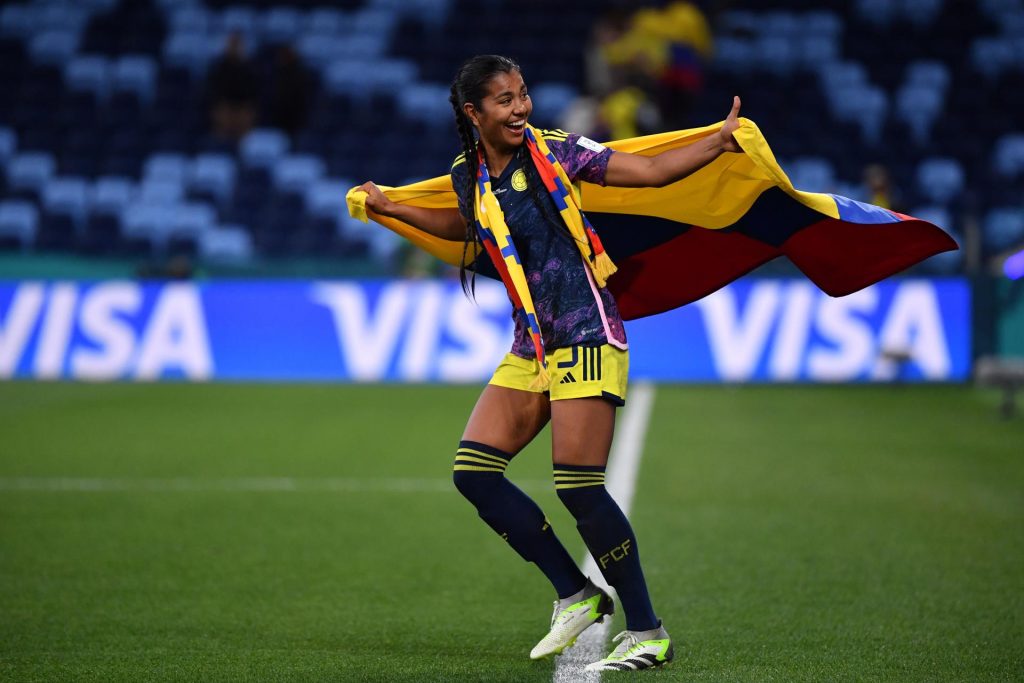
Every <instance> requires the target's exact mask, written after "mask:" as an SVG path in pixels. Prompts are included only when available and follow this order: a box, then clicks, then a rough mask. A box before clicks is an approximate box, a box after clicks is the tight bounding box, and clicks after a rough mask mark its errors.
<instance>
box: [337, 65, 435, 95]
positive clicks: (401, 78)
mask: <svg viewBox="0 0 1024 683" xmlns="http://www.w3.org/2000/svg"><path fill="white" fill-rule="evenodd" d="M417 75H418V74H417V69H416V66H415V65H414V64H413V63H412V62H409V61H405V60H400V59H385V60H381V61H371V62H367V61H350V60H340V61H334V62H332V63H331V64H330V65H329V66H328V67H327V72H326V74H325V86H326V88H327V91H328V92H329V93H334V94H347V95H349V96H351V97H354V98H367V97H369V96H370V95H372V94H373V93H375V92H378V91H384V92H391V93H396V92H399V91H400V90H401V89H402V88H405V87H407V86H409V85H412V84H413V83H414V82H415V81H416V79H417Z"/></svg>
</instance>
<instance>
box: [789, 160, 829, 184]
mask: <svg viewBox="0 0 1024 683" xmlns="http://www.w3.org/2000/svg"><path fill="white" fill-rule="evenodd" d="M785 171H786V175H788V176H789V179H790V181H791V182H792V183H793V186H794V187H795V188H796V189H798V190H804V191H807V192H835V190H836V179H835V169H834V168H833V166H832V162H830V161H829V160H828V159H825V158H822V157H799V158H797V159H794V160H793V161H792V162H791V163H790V164H788V165H787V166H786V167H785Z"/></svg>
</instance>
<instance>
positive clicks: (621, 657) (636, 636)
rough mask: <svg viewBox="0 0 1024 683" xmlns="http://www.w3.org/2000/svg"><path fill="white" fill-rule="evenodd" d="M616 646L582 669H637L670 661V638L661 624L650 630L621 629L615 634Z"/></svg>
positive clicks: (648, 667) (671, 653) (672, 653)
mask: <svg viewBox="0 0 1024 683" xmlns="http://www.w3.org/2000/svg"><path fill="white" fill-rule="evenodd" d="M614 642H616V643H618V646H617V647H616V648H615V649H614V650H612V653H611V654H610V655H608V656H607V657H605V658H604V659H602V660H600V661H597V662H594V663H593V664H590V665H589V666H587V668H586V669H584V671H637V670H639V669H650V668H653V667H657V666H665V665H666V664H668V663H669V662H671V661H672V657H673V656H674V654H675V653H674V652H673V650H672V639H671V638H669V635H668V632H667V631H666V630H665V627H664V626H662V625H661V624H659V625H658V628H652V629H651V630H650V631H623V632H622V633H620V634H619V635H617V636H615V641H614Z"/></svg>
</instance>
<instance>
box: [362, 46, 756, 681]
mask: <svg viewBox="0 0 1024 683" xmlns="http://www.w3.org/2000/svg"><path fill="white" fill-rule="evenodd" d="M450 99H451V103H452V107H453V109H454V110H455V122H456V125H457V126H458V131H459V136H460V137H461V139H462V147H463V150H462V154H460V155H459V156H458V157H457V158H456V160H455V163H454V165H453V166H452V169H451V177H452V185H453V186H454V188H455V190H456V193H457V194H458V199H459V208H458V209H454V208H452V209H427V208H421V207H413V206H408V205H404V204H396V203H394V202H392V201H390V200H389V199H388V198H387V197H386V196H385V195H384V194H383V193H382V192H381V191H380V189H379V188H377V186H376V185H374V184H373V183H372V182H368V183H365V184H364V185H362V186H361V188H360V189H362V190H363V191H365V192H366V193H367V198H366V208H367V209H368V213H369V215H370V217H371V218H373V217H380V216H387V217H393V218H397V219H399V220H402V221H404V222H406V223H408V224H410V225H412V226H414V227H416V228H418V229H420V230H423V231H425V232H427V233H430V234H432V235H436V236H438V237H441V238H444V239H448V240H464V241H465V244H466V248H467V249H469V248H470V247H471V246H472V248H473V249H479V248H480V247H481V246H482V247H483V249H484V250H486V251H487V252H488V254H489V255H490V256H491V260H492V262H493V263H494V265H495V267H496V268H497V270H498V272H499V274H501V275H502V279H503V281H504V282H505V284H506V287H507V288H508V291H509V297H510V298H511V299H512V304H513V307H514V311H513V317H514V319H515V341H514V343H513V346H512V351H511V353H509V354H507V355H506V356H505V358H504V360H503V361H502V362H501V364H500V365H499V366H498V368H497V370H495V373H494V376H493V377H492V378H491V380H490V383H489V384H488V385H487V386H486V388H485V389H484V390H483V393H482V394H481V396H480V399H479V400H478V402H477V404H476V407H475V408H474V409H473V412H472V414H471V415H470V417H469V422H468V424H467V425H466V429H465V432H464V433H463V435H462V440H461V441H460V442H459V448H458V450H457V452H456V456H455V466H454V470H455V471H454V480H455V486H456V487H457V488H458V490H459V491H460V492H461V493H462V494H463V495H464V496H465V497H466V498H467V499H469V501H470V502H471V503H472V504H473V505H474V506H475V507H476V509H477V511H478V512H479V514H480V517H481V518H482V519H483V520H484V521H485V522H486V523H487V524H488V525H489V526H490V527H491V528H492V529H494V531H496V532H497V533H498V534H499V535H500V536H501V537H502V538H504V539H505V540H506V541H507V542H508V543H509V545H511V546H512V548H514V549H515V550H516V552H518V553H519V554H520V555H521V556H522V557H523V558H524V559H525V560H527V561H528V562H533V563H535V564H536V565H537V567H538V568H539V569H540V570H541V571H542V572H543V573H544V575H545V576H546V577H547V578H548V579H549V580H550V581H551V583H552V585H553V586H554V588H555V591H556V593H557V595H558V600H557V601H556V602H555V609H554V614H553V615H552V619H551V629H550V631H549V632H548V634H547V635H546V636H544V638H542V639H541V641H540V642H539V643H538V644H537V646H536V647H534V648H533V651H532V652H531V653H530V656H531V657H532V658H534V659H540V658H543V657H548V656H551V655H553V654H558V653H560V652H562V650H563V649H565V648H566V647H568V646H570V645H572V644H573V642H575V640H576V638H577V636H578V635H579V634H580V633H581V632H582V631H583V630H584V629H586V628H587V627H589V626H590V625H591V624H593V623H595V622H597V621H598V620H600V619H602V618H603V617H604V616H605V615H608V614H611V613H612V611H613V603H612V600H611V599H610V597H609V596H608V595H607V594H606V593H605V592H604V591H602V590H601V589H600V588H598V587H597V586H595V585H594V584H593V583H592V582H591V581H590V580H589V579H588V578H587V577H586V576H584V575H583V574H582V573H581V572H580V570H579V568H578V567H577V566H576V563H575V562H574V561H573V559H572V557H571V556H570V555H569V553H568V552H567V551H566V549H565V548H564V547H563V546H562V544H561V542H560V541H559V540H558V538H557V537H556V536H555V534H554V531H553V530H552V529H551V526H550V524H549V523H548V521H547V519H546V518H545V516H544V513H543V512H542V511H541V510H540V508H539V507H538V506H537V505H536V504H535V503H534V502H533V501H532V500H531V499H530V498H529V497H528V496H526V494H524V493H523V492H522V491H520V490H519V489H518V488H517V487H516V486H514V485H513V484H512V483H511V482H510V481H509V480H508V479H506V478H505V476H504V471H505V468H506V467H507V466H508V463H509V462H510V461H511V460H512V458H513V457H515V455H516V454H517V453H519V452H520V451H521V450H522V449H523V448H524V447H525V446H526V445H527V444H528V443H529V442H530V441H531V440H532V439H533V438H534V437H535V436H536V435H537V434H538V432H540V430H541V429H542V428H543V427H544V425H546V424H547V423H548V422H549V421H550V422H551V434H552V462H553V467H554V480H555V489H556V491H557V494H558V497H559V499H560V500H561V501H562V502H563V503H564V504H565V506H566V508H568V510H569V512H570V513H572V515H573V517H575V519H576V526H577V529H578V530H579V533H580V535H581V536H582V537H583V541H584V542H585V543H586V546H587V548H588V549H589V550H590V553H591V554H592V555H593V557H594V559H596V560H597V562H598V564H599V566H600V568H601V572H602V574H603V575H604V578H605V580H606V581H607V582H608V583H609V584H610V585H611V586H613V587H614V588H615V590H616V592H617V593H618V595H619V599H620V600H621V602H622V607H623V610H624V611H625V616H626V628H627V630H626V631H625V632H623V633H621V634H619V636H617V637H616V640H617V641H619V644H618V646H617V647H616V648H615V649H614V651H613V652H612V653H611V654H610V655H609V656H608V657H606V658H604V659H601V660H599V661H597V662H593V663H592V664H590V665H589V666H588V667H587V669H588V670H594V671H600V670H633V669H643V668H648V667H655V666H661V665H663V664H666V663H667V662H669V661H671V659H672V656H673V649H672V641H671V638H670V637H669V635H668V633H667V632H666V631H665V628H664V626H663V625H662V623H661V620H659V619H658V617H657V616H656V615H655V612H654V609H653V607H652V606H651V601H650V597H649V596H648V592H647V585H646V582H645V580H644V575H643V571H642V570H641V567H640V556H639V551H638V548H637V541H636V536H635V535H634V533H633V529H632V528H631V526H630V524H629V521H628V520H627V519H626V517H625V515H624V514H623V513H622V511H621V510H620V509H619V507H618V505H617V504H616V503H615V501H614V500H613V499H612V497H611V496H610V495H609V494H608V492H607V490H606V489H605V487H604V473H605V466H606V464H607V462H608V453H609V450H610V448H611V442H612V432H613V429H614V424H615V409H616V407H617V406H621V405H623V404H624V402H625V398H626V379H627V372H628V365H629V356H628V351H627V345H626V334H625V330H624V328H623V325H622V319H621V318H620V316H619V313H618V310H617V308H616V304H615V299H614V298H613V297H612V295H611V294H610V293H609V292H608V290H607V289H606V288H605V287H604V281H605V279H606V278H607V276H608V275H609V274H610V272H613V270H614V267H613V266H611V265H610V262H609V261H608V256H607V255H605V254H604V253H603V248H602V247H601V244H600V239H599V238H598V237H597V234H596V233H595V231H594V230H593V229H592V228H591V227H590V225H589V223H588V222H587V221H586V218H585V217H583V215H582V213H581V212H580V211H579V207H578V206H577V205H576V202H575V199H574V196H573V195H572V193H571V191H570V190H569V189H568V187H567V185H569V184H571V183H574V182H576V181H577V180H582V181H586V182H590V183H598V184H601V185H605V184H607V185H613V186H622V187H662V186H664V185H667V184H669V183H672V182H675V181H676V180H679V179H680V178H683V177H685V176H687V175H689V174H690V173H693V172H694V171H696V170H697V169H699V168H701V167H702V166H704V165H706V164H707V163H709V162H711V161H712V160H713V159H715V158H716V157H717V156H718V155H720V154H722V153H723V152H741V151H742V150H741V149H740V147H739V145H737V143H736V141H735V139H734V138H733V136H732V133H733V131H735V130H736V128H737V127H738V125H739V123H738V121H737V117H738V115H739V109H740V102H739V98H738V97H737V98H735V99H734V100H733V106H732V111H731V112H730V113H729V117H728V118H727V119H726V123H725V126H724V127H723V128H722V130H721V133H720V134H719V135H715V136H711V137H709V138H707V139H706V140H704V141H701V142H700V143H698V144H694V145H690V146H687V147H684V148H681V149H675V150H670V151H668V152H664V153H662V154H659V155H657V156H653V157H642V156H638V155H632V154H627V153H625V152H614V153H613V151H612V150H610V149H608V148H607V147H604V146H603V145H600V144H598V143H596V142H594V141H592V140H589V139H587V138H585V137H581V136H579V135H573V134H568V133H565V132H562V131H539V130H535V129H533V128H532V127H530V126H528V125H527V121H528V120H529V118H530V113H531V111H532V109H533V104H532V103H531V101H530V96H529V94H528V93H527V88H526V84H525V83H524V82H523V76H522V73H521V71H520V69H519V66H518V65H517V64H516V63H515V62H514V61H512V60H511V59H509V58H507V57H501V56H496V55H481V56H477V57H473V58H472V59H470V60H469V61H467V62H466V63H465V64H464V65H463V66H462V67H461V68H460V69H459V72H458V75H457V76H456V78H455V82H454V83H453V84H452V88H451V98H450ZM474 253H476V252H474ZM462 276H463V284H464V285H465V284H466V279H465V278H466V273H465V269H463V272H462Z"/></svg>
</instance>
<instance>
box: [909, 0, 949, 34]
mask: <svg viewBox="0 0 1024 683" xmlns="http://www.w3.org/2000/svg"><path fill="white" fill-rule="evenodd" d="M943 4H945V0H903V4H902V7H901V9H902V10H903V17H904V19H906V20H907V21H909V22H910V23H911V24H913V25H915V26H917V27H918V28H924V27H927V26H930V25H931V24H933V23H934V22H935V18H936V17H937V16H938V15H939V12H941V11H942V6H943Z"/></svg>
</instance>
